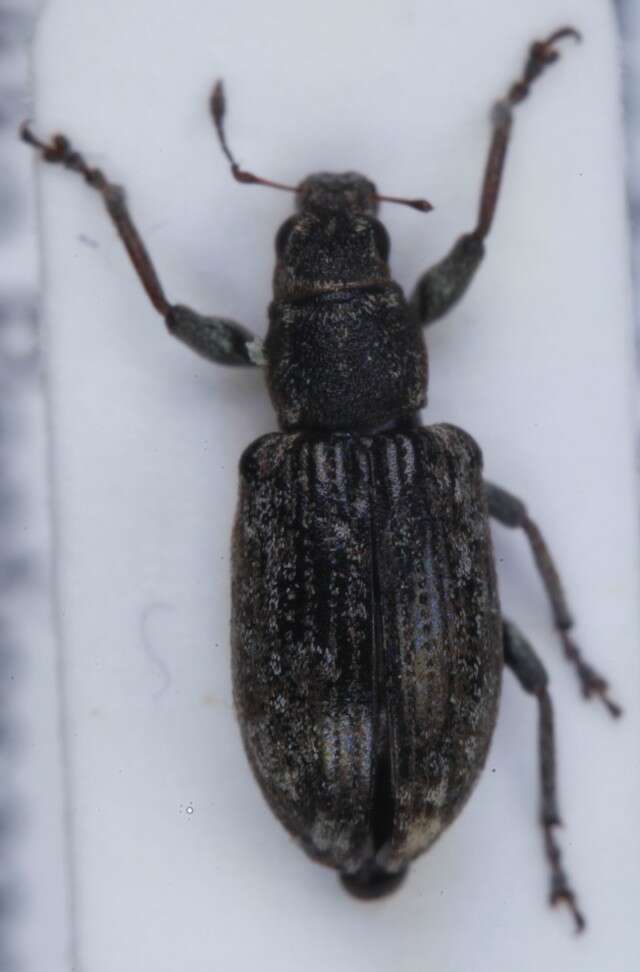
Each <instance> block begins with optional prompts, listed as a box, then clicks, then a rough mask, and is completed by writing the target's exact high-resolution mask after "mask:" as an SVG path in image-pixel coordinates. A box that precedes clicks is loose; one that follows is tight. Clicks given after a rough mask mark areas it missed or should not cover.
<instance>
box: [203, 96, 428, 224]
mask: <svg viewBox="0 0 640 972" xmlns="http://www.w3.org/2000/svg"><path fill="white" fill-rule="evenodd" d="M209 107H210V109H211V117H212V118H213V124H214V125H215V129H216V132H217V135H218V139H219V140H220V147H221V148H222V151H223V152H224V154H225V155H226V157H227V159H228V160H229V165H230V166H231V174H232V175H233V178H234V179H236V180H237V181H238V182H242V183H244V184H245V185H257V186H270V187H271V189H283V190H284V191H285V192H297V191H298V188H299V187H298V186H288V185H286V184H285V183H284V182H274V181H273V179H263V178H261V176H257V175H254V174H253V172H246V171H245V170H244V169H241V168H240V166H239V164H238V163H237V162H236V159H235V158H234V156H233V153H232V152H231V149H230V148H229V145H228V143H227V137H226V135H225V132H224V116H225V113H226V109H227V102H226V98H225V96H224V85H223V83H222V80H218V81H216V83H215V85H214V86H213V91H212V92H211V99H210V101H209ZM372 198H373V200H374V201H375V202H377V203H379V202H392V203H400V204H401V205H403V206H410V207H411V208H412V209H417V210H419V211H420V212H421V213H428V212H430V211H431V210H432V209H433V206H432V205H431V203H430V202H428V201H427V200H426V199H403V198H401V197H399V196H380V195H379V194H378V193H374V195H373V197H372Z"/></svg>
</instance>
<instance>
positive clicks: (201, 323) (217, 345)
mask: <svg viewBox="0 0 640 972" xmlns="http://www.w3.org/2000/svg"><path fill="white" fill-rule="evenodd" d="M20 134H21V137H22V138H23V140H24V141H25V142H27V143H28V144H29V145H32V146H33V147H34V148H36V149H38V151H39V152H40V153H41V155H42V158H43V159H44V160H45V162H52V163H58V164H59V165H63V166H64V167H65V168H67V169H71V170H72V171H73V172H78V173H79V174H80V175H81V176H83V177H84V179H85V181H86V182H87V183H88V184H89V185H90V186H91V187H92V188H93V189H95V190H96V191H97V192H99V193H100V195H101V196H102V200H103V202H104V204H105V207H106V209H107V212H108V213H109V216H110V217H111V221H112V223H113V224H114V226H115V228H116V230H117V231H118V235H119V236H120V239H121V240H122V242H123V243H124V245H125V247H126V250H127V253H128V254H129V257H130V259H131V262H132V263H133V266H134V268H135V270H136V273H137V274H138V277H139V278H140V281H141V283H142V286H143V287H144V289H145V291H146V293H147V296H148V297H149V300H150V301H151V303H152V304H153V306H154V307H155V309H156V310H157V311H158V313H159V314H162V316H163V317H164V318H165V321H166V323H167V327H168V329H169V331H170V332H171V333H172V334H174V335H175V336H176V337H179V338H180V339H181V340H183V341H185V342H186V343H187V344H188V345H189V346H190V347H191V348H193V349H194V350H195V351H198V352H199V353H200V354H203V355H204V356H205V357H207V358H209V359H211V360H212V361H216V362H217V363H219V364H246V365H258V364H264V358H263V353H262V345H261V342H260V341H259V339H258V338H256V337H255V336H254V335H253V334H251V333H250V332H249V331H247V330H246V329H245V328H244V327H242V326H241V325H240V324H236V323H235V322H234V321H229V320H226V319H224V318H218V317H203V316H201V315H200V314H196V313H195V311H191V310H189V308H187V307H182V306H179V305H173V306H172V305H171V304H170V303H169V301H168V300H167V298H166V297H165V294H164V291H163V289H162V285H161V283H160V280H159V279H158V275H157V273H156V271H155V267H154V266H153V263H152V261H151V257H150V256H149V254H148V252H147V249H146V247H145V245H144V243H143V242H142V239H141V238H140V235H139V233H138V231H137V229H136V227H135V225H134V223H133V221H132V219H131V216H130V215H129V210H128V208H127V202H126V195H125V192H124V189H122V187H121V186H117V185H115V184H114V183H113V182H109V180H108V179H107V178H106V176H105V175H104V173H103V172H102V171H101V170H100V169H96V168H93V167H91V166H89V165H88V164H87V162H86V161H85V159H84V158H83V156H82V155H81V154H80V153H79V152H76V150H75V149H74V148H73V146H72V145H71V143H70V142H69V140H68V139H67V138H66V137H65V136H64V135H54V136H53V138H52V139H51V141H50V142H48V143H47V142H43V141H41V140H40V139H39V138H36V136H35V135H34V134H33V133H32V131H31V129H30V128H29V127H28V125H26V124H24V125H23V126H22V128H21V130H20Z"/></svg>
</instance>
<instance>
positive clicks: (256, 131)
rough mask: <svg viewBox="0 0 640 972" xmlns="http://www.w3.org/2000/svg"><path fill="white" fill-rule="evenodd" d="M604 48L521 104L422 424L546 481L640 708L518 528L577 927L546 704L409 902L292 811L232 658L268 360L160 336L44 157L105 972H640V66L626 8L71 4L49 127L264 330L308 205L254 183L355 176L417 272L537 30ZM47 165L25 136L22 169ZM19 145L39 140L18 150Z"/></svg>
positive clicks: (83, 733)
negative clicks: (635, 231)
mask: <svg viewBox="0 0 640 972" xmlns="http://www.w3.org/2000/svg"><path fill="white" fill-rule="evenodd" d="M566 23H571V24H573V25H575V26H576V27H577V28H579V29H580V30H581V31H582V33H583V35H584V42H583V43H582V44H580V45H577V44H574V43H572V42H571V41H565V42H564V43H563V44H562V56H561V58H560V60H559V61H558V62H557V63H556V64H555V65H553V67H552V68H550V70H549V71H548V72H546V73H545V75H544V77H542V78H541V79H540V81H539V82H538V83H537V84H536V86H535V88H534V90H533V93H532V96H531V98H530V99H529V100H527V101H526V102H525V103H523V104H522V105H521V106H520V107H519V108H518V110H517V113H516V120H515V125H514V130H513V142H512V145H511V148H510V150H509V154H508V159H507V168H506V174H505V182H504V191H503V193H502V196H501V198H500V203H499V207H498V213H497V218H496V222H495V226H494V229H493V231H492V233H491V236H490V239H489V242H488V248H487V249H488V252H487V257H486V260H485V264H484V266H483V267H482V268H481V270H480V272H479V274H478V277H477V280H476V281H475V282H474V284H473V286H472V288H471V289H470V290H469V292H468V294H467V295H466V296H465V298H464V300H463V301H462V302H461V303H460V304H459V305H458V306H457V307H456V309H455V310H454V311H453V312H452V313H451V314H450V316H449V318H448V319H447V320H445V321H443V322H441V323H438V324H437V325H435V326H434V327H433V328H432V329H430V330H429V331H428V333H427V340H428V345H429V352H430V370H431V383H430V405H429V408H428V409H427V411H426V414H425V421H429V422H435V421H442V420H446V421H449V422H454V423H456V424H459V425H461V426H463V427H465V428H467V429H468V430H469V431H470V432H471V433H472V434H473V435H474V436H475V437H476V439H477V440H478V442H479V443H480V445H481V446H482V448H483V451H484V456H485V468H486V471H487V475H488V477H489V478H491V479H492V480H494V481H496V482H498V483H500V484H502V485H504V486H505V487H506V488H508V489H510V490H511V491H512V492H514V493H516V494H517V495H519V496H521V497H522V498H523V499H525V500H526V502H527V504H528V506H529V509H530V511H531V515H532V516H533V517H534V518H536V519H537V521H538V522H539V524H540V526H541V528H542V530H543V532H544V533H545V535H546V536H547V538H548V540H549V543H550V545H551V548H552V550H553V551H554V553H555V555H556V557H557V560H558V563H559V566H560V568H561V571H562V575H563V577H564V579H565V584H566V588H567V593H568V596H569V598H570V602H571V604H572V606H573V607H574V610H575V614H576V616H577V618H578V627H577V632H576V633H577V638H578V639H579V642H580V644H581V645H582V647H583V649H584V651H585V653H586V654H587V656H588V657H589V658H590V659H592V660H593V662H594V664H596V665H597V666H598V667H600V668H602V669H603V670H604V671H605V672H606V673H607V674H608V675H609V676H610V677H611V681H612V684H613V686H614V689H615V693H616V695H617V696H618V697H619V698H620V701H621V702H622V704H623V705H624V706H625V709H626V714H625V718H624V720H621V721H620V722H619V723H614V722H613V721H612V720H610V719H609V718H608V717H607V716H606V713H605V712H604V710H603V708H602V707H601V706H600V705H599V704H598V703H597V702H591V703H590V704H586V703H584V702H583V700H582V699H581V697H580V695H579V692H578V689H577V686H576V681H575V678H574V676H573V673H572V672H571V670H570V669H569V667H568V666H567V665H566V664H565V662H564V661H563V660H562V658H561V653H560V649H559V644H558V639H557V637H556V635H555V634H554V632H553V629H552V626H551V622H550V619H549V611H548V607H547V604H546V601H545V597H544V592H543V590H542V587H541V584H540V582H539V579H538V577H537V575H536V572H535V569H534V567H533V564H532V561H531V558H530V555H529V551H528V549H527V547H526V542H525V540H524V538H523V537H522V536H518V535H517V534H516V533H509V532H507V531H505V530H503V529H502V528H500V527H498V528H496V531H495V535H496V550H497V556H498V560H499V572H500V581H501V590H502V595H503V602H504V606H505V612H506V613H508V615H509V616H511V617H513V618H514V619H515V620H516V621H517V622H518V623H519V624H520V625H521V627H522V628H523V629H524V630H525V631H526V633H527V635H528V636H529V638H530V639H531V641H532V643H533V644H534V645H535V647H536V649H537V650H538V651H539V653H540V655H541V656H542V658H543V659H544V661H545V664H546V666H547V668H548V670H549V673H550V676H551V685H552V692H553V699H554V703H555V706H556V727H557V735H558V768H559V786H560V799H561V809H562V812H563V818H564V820H565V823H566V826H565V828H564V829H563V830H562V831H561V835H560V836H561V840H562V845H563V849H564V852H565V861H566V866H567V868H568V870H569V871H570V874H571V876H572V878H573V881H574V883H575V885H576V887H577V889H578V891H579V894H580V898H581V902H582V905H583V908H584V910H585V912H586V914H587V918H588V920H589V929H588V932H587V934H586V935H584V936H583V937H582V938H581V939H576V938H575V936H574V935H573V933H572V925H571V921H570V918H569V916H568V914H566V913H563V910H562V909H559V910H558V912H557V913H554V912H552V911H550V910H549V909H548V908H547V903H546V899H547V892H548V884H547V869H546V864H545V861H544V858H543V849H542V839H541V834H540V832H539V828H538V823H537V816H538V777H537V759H536V756H537V754H536V719H535V705H534V703H533V701H532V699H531V698H530V697H528V696H526V695H524V694H523V693H522V692H521V690H520V689H519V688H518V686H517V685H516V684H515V682H514V679H513V678H512V676H511V675H510V674H508V673H507V674H506V675H505V679H504V693H503V700H502V705H501V713H500V718H499V722H498V727H497V731H496V736H495V740H494V743H493V747H492V750H491V753H490V757H489V761H488V764H487V768H486V772H485V774H484V776H483V778H482V781H481V783H480V785H479V786H478V788H477V790H476V792H475V793H474V795H473V797H472V799H471V801H470V803H469V805H468V807H467V808H466V809H465V811H464V813H463V814H462V816H461V817H460V819H459V820H458V822H457V823H456V824H455V826H454V827H453V828H452V829H451V830H450V831H449V832H448V833H447V834H446V835H445V836H444V837H443V838H442V839H441V841H440V842H439V843H438V844H437V845H436V846H435V847H434V848H433V849H432V851H430V853H429V854H428V855H427V856H425V857H424V858H422V859H420V860H419V861H418V862H416V864H415V867H414V868H413V869H412V872H411V874H410V877H409V879H408V881H407V882H406V884H405V885H404V887H403V888H402V890H401V891H400V892H399V893H398V894H397V895H395V896H394V897H392V898H389V899H388V900H383V901H380V902H376V903H373V904H362V903H359V902H357V901H354V900H352V899H350V898H349V897H347V895H346V894H345V893H344V892H343V890H342V888H341V886H340V884H339V883H338V881H337V879H336V876H335V874H333V873H332V872H330V871H328V870H326V869H323V868H321V867H319V866H317V865H314V864H313V863H312V862H310V861H309V860H308V859H307V858H306V857H305V855H304V854H303V853H302V852H301V851H300V850H299V849H298V847H297V846H296V845H295V844H294V842H293V841H291V840H290V839H289V837H288V836H287V834H286V833H285V832H284V831H283V829H282V828H281V826H280V824H279V823H278V822H277V821H276V820H275V819H274V818H273V817H272V815H271V814H270V812H269V811H268V809H267V807H266V805H265V803H264V801H263V799H262V797H261V795H260V793H259V791H258V789H257V786H256V784H255V783H254V781H253V779H252V776H251V773H250V770H249V767H248V764H247V761H246V758H245V756H244V753H243V750H242V746H241V742H240V735H239V732H238V728H237V725H236V722H235V716H234V712H233V708H232V701H231V688H230V677H229V534H230V529H231V523H232V519H233V514H234V505H235V491H236V482H237V473H236V467H237V462H238V459H239V457H240V455H241V453H242V451H243V449H244V448H245V447H246V446H247V445H248V444H249V443H250V442H251V441H252V439H254V438H256V437H257V436H258V435H259V434H261V433H263V432H266V431H268V430H271V429H273V428H275V421H274V417H273V413H272V410H271V407H270V404H269V401H268V397H267V393H266V390H265V386H264V380H263V375H262V373H260V372H258V371H257V370H256V371H251V370H233V369H223V368H216V367H215V366H214V365H210V364H208V363H207V362H205V361H203V360H201V359H199V358H196V357H195V356H194V355H193V354H192V353H191V352H190V351H189V350H188V349H186V348H184V347H182V346H181V345H179V344H178V343H177V342H175V341H173V340H172V339H171V338H170V337H168V336H167V334H166V332H165V329H164V326H163V323H162V320H161V319H160V318H159V317H158V316H157V315H156V314H155V312H154V311H153V309H152V307H151V306H150V304H149V302H148V300H147V298H146V296H145V294H144V292H143V291H142V288H141V287H140V285H139V283H138V281H137V279H136V278H135V275H134V273H133V271H132V269H131V267H130V265H129V263H128V260H127V257H126V255H125V253H124V251H123V248H122V246H121V244H120V241H119V240H118V238H117V236H116V234H115V232H114V230H113V228H112V227H111V225H110V224H109V222H108V219H107V216H106V213H105V211H104V208H103V207H102V205H101V202H100V200H99V198H98V197H97V195H96V194H95V193H94V192H92V191H91V190H90V189H89V188H88V187H87V186H86V185H85V184H84V183H83V182H82V181H81V180H80V179H79V178H78V177H77V176H75V175H73V174H72V173H69V172H65V171H62V170H55V169H54V168H53V167H47V166H44V165H43V164H42V163H39V165H38V175H39V179H40V186H41V215H42V267H43V286H44V300H43V311H44V327H45V343H46V380H47V387H48V408H49V414H50V429H51V475H52V484H53V516H54V526H55V537H56V545H55V552H54V553H55V571H56V581H57V597H58V601H57V616H58V622H59V652H60V662H61V671H62V681H63V689H64V693H63V694H64V698H63V705H64V713H65V719H64V722H65V751H66V753H67V787H68V796H69V839H70V850H71V859H72V861H73V868H72V873H71V874H70V880H71V881H72V888H71V891H72V911H73V913H72V925H73V941H72V943H71V950H72V955H73V956H74V960H77V963H78V964H77V968H78V969H82V970H87V972H89V970H90V972H139V970H153V972H175V970H176V969H181V970H185V972H205V970H206V972H210V970H214V969H215V970H224V972H241V970H242V972H244V970H249V969H251V970H253V969H255V970H260V972H267V970H272V969H273V970H275V969H278V970H282V969H294V968H300V967H303V968H304V969H305V970H306V972H312V970H316V969H318V970H320V969H322V970H327V969H331V970H335V972H343V970H344V972H346V970H349V972H354V970H367V972H383V970H384V972H387V970H388V969H390V968H395V969H399V970H406V972H408V970H425V969H434V968H438V969H446V970H456V972H457V970H465V972H466V970H473V972H485V970H486V972H488V970H492V972H495V970H511V969H513V967H514V965H517V967H518V968H519V969H520V972H525V970H526V972H528V970H534V969H535V970H538V969H539V968H541V967H542V968H544V967H547V968H557V969H560V968H561V969H563V972H571V970H577V969H580V970H581V972H587V970H594V972H595V970H597V972H601V970H602V969H603V968H605V967H606V968H607V969H609V970H611V972H613V970H620V972H622V970H625V972H628V970H629V969H630V968H636V967H639V962H640V953H639V945H638V939H637V934H636V928H637V916H636V913H635V912H636V902H637V900H638V891H639V890H640V887H639V884H640V879H639V877H638V875H639V873H640V870H639V869H638V866H637V865H638V859H639V850H640V848H639V838H638V831H637V826H636V825H635V824H634V823H633V821H634V820H635V821H637V819H638V809H639V804H640V782H639V774H640V768H639V767H640V762H639V760H638V738H639V735H638V698H637V689H638V684H639V676H640V672H639V664H638V654H639V653H638V650H637V648H638V637H639V634H640V631H639V624H638V611H637V604H636V602H637V590H638V557H637V494H636V486H635V473H634V465H633V444H634V443H633V424H632V421H633V358H632V340H631V323H630V291H629V280H628V252H627V227H626V211H625V201H624V188H623V158H622V138H621V119H620V105H619V91H618V57H617V49H616V38H615V30H614V22H613V17H612V15H611V11H610V9H609V6H608V5H607V4H605V3H603V2H602V0H562V2H560V0H538V2H537V3H536V4H535V5H533V4H527V5H522V4H514V3H512V2H510V0H493V2H492V3H491V4H477V3H474V2H472V0H447V2H446V3H439V2H438V3H436V2H431V3H421V4H418V3H411V2H402V0H401V2H397V3H393V4H391V3H388V2H382V0H367V2H364V0H357V2H352V3H350V4H346V3H341V2H339V0H323V2H322V3H316V2H312V3H309V4H301V3H296V2H293V0H269V2H268V3H258V2H257V0H255V2H250V0H244V2H243V0H238V2H236V3H234V4H230V3H228V2H226V3H222V2H218V0H215V2H212V0H181V2H180V3H171V2H163V3H157V2H155V0H153V2H152V0H137V2H136V3H135V4H132V3H130V2H125V0H110V2H109V3H104V2H98V0H85V2H83V3H82V4H79V3H77V2H73V0H55V2H54V0H52V2H50V3H49V5H48V6H47V8H46V9H45V12H44V15H43V17H42V20H41V22H40V25H39V30H38V34H37V37H36V41H35V47H34V73H35V84H36V112H35V117H34V127H35V128H36V129H37V131H38V132H39V133H41V134H43V135H46V134H49V133H51V132H54V131H63V132H65V133H66V134H67V135H68V136H69V137H70V138H71V139H72V140H73V142H74V144H75V145H76V146H77V147H78V148H79V149H80V150H82V151H83V152H84V153H85V154H86V156H87V158H88V159H89V160H90V162H91V163H92V164H95V165H99V166H101V167H102V168H103V169H104V171H105V172H106V173H107V174H108V175H109V176H110V177H111V178H112V179H113V180H114V181H116V182H119V183H121V184H123V185H125V186H126V188H127V191H128V194H129V201H130V205H131V210H132V213H133V216H134V218H135V220H136V222H137V225H138V227H139V229H140V232H141V234H142V236H143V238H144V239H145V241H146V243H147V244H148V247H149V250H150V252H151V254H152V257H153V259H154V261H155V263H156V266H157V268H158V272H159V275H160V277H161V280H162V281H163V284H164V286H165V289H166V292H167V294H168V295H169V298H170V299H171V300H173V301H176V302H181V303H187V304H190V305H191V306H193V307H195V308H196V309H198V310H201V311H203V312H211V313H219V314H221V315H223V316H227V317H232V318H234V319H236V320H238V321H242V322H243V323H244V324H245V325H246V326H247V327H249V328H251V329H255V331H256V332H258V333H260V334H263V333H264V331H265V327H266V308H267V305H268V302H269V300H270V275H271V272H272V267H273V236H274V233H275V231H276V229H277V227H278V226H279V224H280V223H281V222H282V221H283V220H284V219H285V218H286V216H287V215H288V214H289V212H290V211H291V204H292V200H291V197H289V196H288V195H286V194H284V193H279V192H274V191H271V190H267V189H261V188H257V187H252V186H241V185H238V184H237V183H235V182H234V181H233V180H232V179H231V177H230V174H229V170H228V166H227V164H226V162H225V160H224V158H223V156H222V154H221V152H220V150H219V147H218V145H217V144H216V140H215V136H214V133H213V131H212V126H211V122H210V118H209V116H208V112H207V100H208V94H209V91H210V88H211V84H212V82H213V80H214V79H215V78H217V77H223V78H224V79H225V82H226V90H227V95H228V118H227V121H228V135H229V140H230V142H231V145H232V146H233V149H234V151H235V152H236V153H237V155H238V157H239V159H240V161H241V162H242V164H243V165H244V166H245V167H246V168H248V169H251V170H252V171H255V172H258V173H259V174H260V175H264V176H266V177H269V178H273V179H277V180H280V181H282V182H291V183H296V182H297V181H299V179H300V178H302V177H303V176H304V175H305V174H307V173H309V172H313V171H318V170H323V169H328V170H337V171H342V170H347V169H356V170H358V171H362V172H364V173H365V174H367V175H369V176H370V177H371V178H372V179H373V180H374V181H375V182H376V184H377V185H378V187H379V190H380V191H381V192H383V193H389V194H396V195H405V196H412V197H415V196H426V197H427V198H428V199H429V200H431V202H432V203H433V204H434V206H435V209H434V211H433V212H432V213H430V214H428V215H421V214H419V213H416V212H413V211H411V210H407V209H405V208H403V207H398V206H390V205H389V206H384V207H383V208H382V210H381V216H382V219H383V220H384V221H385V223H386V225H387V227H388V229H389V231H390V235H391V239H392V269H393V271H394V273H395V275H396V277H397V279H398V280H399V281H400V283H401V284H402V285H403V286H404V287H406V288H407V289H410V288H411V287H412V285H413V283H414V282H415V280H416V279H417V277H418V275H419V274H420V273H421V272H422V271H423V270H424V269H425V268H426V267H427V266H428V265H429V264H431V263H434V262H435V261H437V260H438V259H439V258H440V257H441V256H442V255H443V254H444V253H445V252H446V251H447V249H448V248H449V246H450V245H451V243H452V242H453V240H454V239H455V238H456V237H457V236H458V235H459V234H460V233H461V232H463V231H465V230H467V229H470V228H471V226H472V225H473V220H474V219H475V214H476V206H477V200H478V195H479V190H480V183H481V178H482V171H483V167H484V161H485V156H486V151H487V147H488V141H489V122H488V116H489V108H490V105H491V104H492V102H493V101H494V100H495V99H496V98H497V97H499V96H500V95H502V94H503V93H504V92H505V90H506V88H507V86H508V85H509V84H510V83H511V82H512V81H513V80H515V79H516V77H517V76H518V75H519V73H520V71H521V69H522V66H523V62H524V55H525V51H526V48H527V46H528V44H529V43H530V42H531V41H532V40H534V39H536V38H541V37H545V36H546V35H547V34H549V33H550V32H551V31H552V30H554V29H555V28H557V27H561V26H563V25H565V24H566ZM26 151H27V150H26V148H25V153H26ZM25 157H26V156H25Z"/></svg>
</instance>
